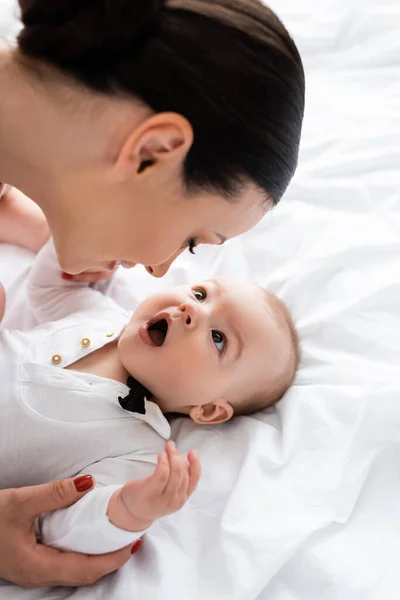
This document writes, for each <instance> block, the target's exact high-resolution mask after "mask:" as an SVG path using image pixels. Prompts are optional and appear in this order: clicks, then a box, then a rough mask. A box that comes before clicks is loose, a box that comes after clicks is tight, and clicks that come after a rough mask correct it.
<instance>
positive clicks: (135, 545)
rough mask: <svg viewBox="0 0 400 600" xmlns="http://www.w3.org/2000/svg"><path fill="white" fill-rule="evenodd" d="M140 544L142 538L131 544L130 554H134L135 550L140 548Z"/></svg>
mask: <svg viewBox="0 0 400 600" xmlns="http://www.w3.org/2000/svg"><path fill="white" fill-rule="evenodd" d="M142 544H143V540H142V539H140V540H138V541H137V542H136V543H135V544H133V546H132V550H131V554H136V552H137V551H138V550H140V548H141V546H142Z"/></svg>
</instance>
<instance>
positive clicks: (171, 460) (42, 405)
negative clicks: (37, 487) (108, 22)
mask: <svg viewBox="0 0 400 600" xmlns="http://www.w3.org/2000/svg"><path fill="white" fill-rule="evenodd" d="M28 294H29V299H30V302H31V305H32V309H33V311H34V313H35V317H36V319H37V321H38V322H39V323H40V325H39V326H38V327H37V328H35V329H33V330H30V331H25V332H22V331H10V330H2V331H1V333H0V354H1V358H0V372H1V381H2V394H1V396H0V412H1V415H2V418H1V421H0V456H1V468H0V487H6V488H9V487H17V486H23V485H31V484H37V483H42V482H45V481H50V480H52V479H55V478H60V477H66V476H76V475H77V474H82V475H84V474H85V473H91V474H92V475H93V476H94V477H95V480H96V487H95V489H94V490H93V491H91V492H89V493H88V494H87V495H86V496H85V497H84V498H82V500H80V501H79V502H78V503H77V504H75V505H73V506H71V507H69V508H67V509H63V510H60V511H56V512H54V513H50V514H46V515H44V516H43V517H42V518H41V520H40V535H41V538H42V541H43V542H44V543H46V544H48V545H52V546H54V547H56V548H59V549H62V550H73V551H79V552H84V553H103V552H109V551H113V550H116V549H118V548H121V547H123V546H127V545H128V544H132V543H133V542H134V541H135V540H136V539H138V538H139V537H140V536H141V535H142V534H143V532H144V531H145V530H146V529H147V528H148V527H150V525H151V524H152V523H153V522H154V521H155V520H157V519H158V518H160V517H163V516H165V515H167V514H169V513H171V512H174V511H176V510H178V509H179V508H181V507H182V506H183V504H184V503H185V502H186V501H187V499H188V498H189V496H190V494H191V493H192V492H193V491H194V489H195V488H196V485H197V483H198V480H199V477H200V464H199V460H198V457H197V455H196V453H195V452H193V451H192V452H190V453H189V454H188V456H187V457H183V456H182V455H181V454H180V453H179V452H178V450H177V449H176V447H175V445H174V444H173V442H167V440H169V437H170V426H169V423H168V420H167V419H166V417H165V415H166V414H168V413H179V414H183V415H187V416H188V417H190V418H191V419H192V420H193V421H194V422H195V423H197V424H198V425H216V424H219V423H223V422H225V421H228V420H229V419H230V418H232V417H233V416H234V415H244V414H248V413H252V412H255V411H257V410H259V409H262V408H264V407H267V406H269V405H271V404H273V403H274V402H276V401H277V400H279V398H281V396H282V395H283V394H284V392H285V391H286V390H287V389H288V388H289V386H290V385H291V383H292V381H293V378H294V374H295V371H296V368H297V365H298V356H299V352H298V342H297V336H296V333H295V330H294V327H293V323H292V320H291V318H290V315H289V312H288V310H287V309H286V307H285V305H284V304H283V303H282V302H281V301H280V300H279V299H278V298H277V297H276V296H274V295H273V294H272V293H269V292H265V291H263V290H261V289H260V288H258V287H256V286H254V285H251V284H249V283H246V282H243V281H239V280H236V279H231V278H225V277H218V278H215V279H211V280H209V281H205V282H203V283H201V284H198V285H195V286H186V285H185V286H180V287H176V288H172V289H168V290H165V291H162V292H159V293H157V294H154V295H152V296H151V297H149V298H147V299H146V300H145V301H144V302H143V303H142V304H140V306H139V307H138V308H137V310H136V311H135V312H134V313H133V315H132V314H129V313H128V312H126V311H125V310H124V309H122V308H121V307H120V306H119V305H117V304H116V303H115V302H114V301H113V300H112V299H111V298H109V297H106V296H104V295H103V294H101V293H100V292H99V291H96V290H94V289H93V288H91V287H90V286H89V285H88V284H78V283H74V282H70V281H67V280H65V279H63V278H62V277H61V275H60V271H59V267H58V263H57V259H56V255H55V251H54V247H53V244H52V242H51V241H50V242H48V243H47V244H46V245H45V246H44V247H43V248H42V250H41V251H40V252H39V254H38V256H37V258H36V261H35V264H34V267H33V269H32V271H31V274H30V276H29V281H28ZM155 465H156V467H155Z"/></svg>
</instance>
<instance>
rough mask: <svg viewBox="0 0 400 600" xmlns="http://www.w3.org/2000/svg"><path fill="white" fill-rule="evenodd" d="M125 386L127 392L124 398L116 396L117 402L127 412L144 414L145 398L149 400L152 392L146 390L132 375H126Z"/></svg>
mask: <svg viewBox="0 0 400 600" xmlns="http://www.w3.org/2000/svg"><path fill="white" fill-rule="evenodd" d="M127 386H128V387H129V388H130V389H129V394H128V395H127V396H126V397H125V398H121V397H119V398H118V402H119V403H120V405H121V406H122V408H123V409H124V410H128V411H129V412H135V413H139V414H140V415H145V414H146V405H145V400H146V399H147V400H151V398H152V397H153V394H152V393H151V392H149V390H147V389H146V388H145V387H144V385H142V384H141V383H139V382H138V381H137V380H136V379H135V378H134V377H128V381H127Z"/></svg>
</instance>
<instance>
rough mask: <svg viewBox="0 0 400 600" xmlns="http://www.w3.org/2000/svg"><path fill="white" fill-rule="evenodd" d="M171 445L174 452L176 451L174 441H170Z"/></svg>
mask: <svg viewBox="0 0 400 600" xmlns="http://www.w3.org/2000/svg"><path fill="white" fill-rule="evenodd" d="M169 445H170V446H171V448H172V450H176V444H175V442H173V441H172V440H169Z"/></svg>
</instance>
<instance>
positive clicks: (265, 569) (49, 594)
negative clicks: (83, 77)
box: [0, 0, 400, 600]
mask: <svg viewBox="0 0 400 600" xmlns="http://www.w3.org/2000/svg"><path fill="white" fill-rule="evenodd" d="M269 4H270V5H271V6H272V7H273V8H274V9H276V10H277V12H278V14H279V15H280V16H281V18H282V19H283V20H284V22H285V23H286V25H287V26H288V28H289V29H290V30H291V32H292V34H293V36H294V37H295V39H296V41H297V43H298V46H299V48H300V50H301V53H302V56H303V59H304V63H305V68H306V73H307V84H308V87H307V110H306V117H305V123H304V136H303V141H302V147H301V155H300V164H299V168H298V171H297V174H296V176H295V179H294V181H293V184H292V185H291V187H290V189H289V191H288V192H287V194H286V196H285V198H284V200H283V201H282V203H281V205H280V206H279V207H278V208H277V209H276V210H275V211H274V212H273V214H271V215H270V216H268V217H267V218H266V219H264V221H263V223H262V224H260V225H259V226H258V227H257V228H256V229H254V230H253V231H252V232H250V233H248V234H247V235H245V236H243V237H242V238H241V239H238V240H233V241H231V242H229V243H228V244H226V245H225V246H224V247H223V248H222V249H221V248H204V249H199V251H198V253H197V255H196V257H192V256H189V254H188V255H187V256H186V255H185V256H182V258H181V259H180V260H179V261H178V262H177V263H176V265H175V266H174V267H173V269H172V270H171V272H170V273H169V275H168V276H167V277H166V278H165V279H164V280H163V281H158V280H153V279H152V278H150V277H149V276H148V275H147V274H146V273H145V272H144V270H141V269H140V268H137V269H134V270H133V271H132V272H129V273H126V272H125V273H119V274H118V275H117V276H116V278H115V281H114V282H113V283H112V285H111V286H110V288H109V293H111V294H112V295H113V296H114V297H115V298H116V299H117V300H118V301H119V302H121V303H122V304H124V305H125V306H129V307H134V306H135V305H136V304H137V303H138V302H139V301H140V300H141V298H143V297H144V296H146V295H147V294H149V293H150V292H152V291H153V290H155V289H158V288H159V287H160V286H165V285H169V284H171V283H176V282H178V283H181V282H192V281H193V282H194V281H198V280H201V279H202V278H203V277H204V276H212V275H215V274H234V275H239V276H244V277H247V278H249V279H251V280H252V281H254V282H256V283H258V284H260V285H263V286H267V287H269V288H270V289H272V290H273V291H275V292H277V293H278V294H279V295H280V296H281V297H282V298H283V299H284V300H285V301H286V302H287V303H288V305H289V307H290V309H291V311H292V314H293V316H294V319H295V322H296V325H297V328H298V331H299V334H300V337H301V351H302V361H301V366H300V369H299V372H298V375H297V377H296V381H295V384H294V385H293V387H292V389H291V390H290V391H289V392H288V393H287V394H286V396H285V397H284V399H283V400H282V401H281V402H280V403H278V404H277V405H276V406H274V407H273V408H271V409H268V410H266V411H264V412H263V413H260V414H258V415H255V416H251V417H240V418H238V419H236V420H235V421H234V422H232V423H229V424H226V425H223V426H220V427H215V428H196V427H195V426H193V425H192V424H191V422H190V421H189V420H187V419H177V420H176V421H174V422H173V437H174V438H175V440H176V441H177V443H178V445H179V447H180V449H182V450H188V449H190V448H192V447H194V448H196V449H197V450H198V452H199V454H200V457H201V460H202V464H203V470H204V475H203V477H202V481H201V484H200V486H199V489H198V491H197V492H196V494H195V495H194V496H193V497H192V499H191V501H190V502H189V504H188V505H187V506H186V507H185V509H184V510H182V511H181V512H179V513H177V514H176V515H173V516H171V517H170V518H168V519H164V520H163V521H162V522H159V523H157V524H156V525H155V526H154V527H153V528H152V530H151V531H150V532H149V533H148V535H147V536H146V538H145V543H144V545H143V547H142V549H141V551H140V552H139V553H138V554H137V555H136V556H135V557H133V558H132V559H131V560H130V561H129V563H128V564H127V565H125V566H124V567H123V569H121V571H120V572H119V573H117V574H115V575H113V576H109V577H107V578H105V579H104V580H103V581H102V582H100V583H99V584H98V585H96V586H95V587H93V588H91V589H87V588H86V589H84V588H82V589H79V590H71V589H67V588H61V589H58V590H54V589H42V590H35V591H27V590H19V589H18V588H16V587H14V586H10V585H7V584H6V583H5V582H4V583H3V584H2V585H0V598H5V599H7V600H10V599H14V598H15V599H18V600H19V599H21V600H25V598H26V599H29V600H31V599H32V600H34V599H36V598H46V599H47V600H50V599H51V600H56V599H64V598H74V600H80V599H81V598H85V599H87V600H100V599H104V600H106V599H107V600H108V599H109V598H112V599H113V600H126V599H128V598H129V599H130V600H136V599H137V600H139V599H144V598H145V599H149V600H150V599H151V600H203V599H204V598H207V600H217V599H218V600H228V599H229V600H314V599H315V600H322V599H323V600H336V599H340V600H383V599H384V600H390V599H391V598H396V599H397V598H398V596H399V590H400V568H399V561H400V35H399V32H400V4H399V2H398V0H380V2H376V0H374V1H373V0H363V1H362V2H361V1H359V0H318V2H317V1H316V0H297V1H294V0H280V1H278V0H272V1H271V2H270V3H269ZM13 12H14V8H13V2H11V1H9V0H7V1H6V2H4V0H2V3H1V7H0V22H1V24H2V27H3V30H4V31H5V32H6V33H7V35H9V36H10V37H12V36H13V35H14V34H15V31H16V30H17V27H18V25H17V23H16V21H15V19H14V16H13ZM2 15H3V16H2ZM31 261H32V256H31V255H30V254H29V253H27V252H24V251H22V250H18V249H16V248H11V247H8V246H4V245H3V246H0V280H1V281H3V282H4V283H5V285H6V287H8V288H9V290H10V294H11V298H12V294H13V290H14V289H15V287H16V284H17V283H18V286H17V287H19V292H21V289H22V286H23V280H24V274H25V272H26V269H27V268H29V264H30V262H31ZM127 279H128V280H129V284H130V285H129V288H128V289H127V286H126V283H127V282H126V280H127ZM18 302H20V303H21V304H20V305H19V304H18ZM23 303H24V299H23V297H22V296H19V300H18V301H17V299H16V300H15V302H14V303H13V304H12V305H11V306H10V307H9V312H8V315H7V319H8V323H11V324H13V323H14V324H16V322H17V320H18V318H19V319H21V318H22V317H23V319H28V318H29V315H28V314H27V311H25V310H24V311H22V312H23V314H22V312H21V310H20V309H19V308H18V307H20V306H23ZM6 323H7V322H6Z"/></svg>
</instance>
